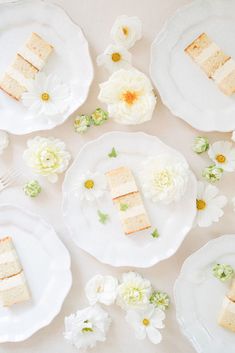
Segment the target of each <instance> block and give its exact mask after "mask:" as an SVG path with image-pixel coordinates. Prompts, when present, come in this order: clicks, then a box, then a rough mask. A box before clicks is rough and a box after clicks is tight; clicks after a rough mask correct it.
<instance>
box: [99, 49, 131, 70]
mask: <svg viewBox="0 0 235 353" xmlns="http://www.w3.org/2000/svg"><path fill="white" fill-rule="evenodd" d="M96 62H97V65H99V66H102V65H104V66H105V68H106V69H107V70H108V71H109V72H111V73H112V72H114V71H117V70H120V69H129V68H131V53H129V51H128V50H127V49H126V48H125V47H123V46H120V45H113V44H111V45H109V46H108V47H107V48H106V49H105V51H104V53H103V54H101V55H99V56H97V59H96Z"/></svg>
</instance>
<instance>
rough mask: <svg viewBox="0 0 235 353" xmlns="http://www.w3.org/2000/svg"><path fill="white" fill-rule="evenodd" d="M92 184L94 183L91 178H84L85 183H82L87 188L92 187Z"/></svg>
mask: <svg viewBox="0 0 235 353" xmlns="http://www.w3.org/2000/svg"><path fill="white" fill-rule="evenodd" d="M94 185H95V183H94V181H93V180H91V179H88V180H86V181H85V183H84V186H85V188H87V189H92V188H93V187H94Z"/></svg>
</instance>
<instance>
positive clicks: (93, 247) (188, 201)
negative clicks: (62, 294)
mask: <svg viewBox="0 0 235 353" xmlns="http://www.w3.org/2000/svg"><path fill="white" fill-rule="evenodd" d="M112 147H114V148H115V149H116V151H117V153H118V156H117V158H109V157H108V153H109V152H110V151H111V149H112ZM161 153H170V154H171V155H175V156H179V158H182V159H184V157H183V156H182V155H181V154H180V153H179V152H177V151H176V150H174V149H172V148H171V147H169V146H167V145H165V144H164V143H163V142H161V141H160V140H159V139H158V138H157V137H155V136H150V135H146V134H144V133H142V132H137V133H126V132H111V133H107V134H104V135H103V136H101V137H100V138H98V139H97V140H94V141H92V142H89V143H88V144H86V145H85V146H84V147H83V148H82V150H81V151H80V153H79V155H78V156H77V158H76V159H75V161H74V163H73V165H72V166H71V167H70V169H69V170H68V172H67V173H66V177H65V181H64V184H63V214H64V219H65V223H66V225H67V226H68V228H69V231H70V234H71V236H72V238H73V240H74V241H75V243H76V244H77V245H78V246H79V247H80V248H82V249H83V250H85V251H87V252H88V253H90V254H91V255H93V256H94V257H96V258H97V259H98V260H100V261H101V262H104V263H107V264H110V265H113V266H135V267H149V266H152V265H154V264H156V263H157V262H159V261H161V260H163V259H166V258H168V257H169V256H171V255H173V254H174V253H175V252H176V250H177V249H178V247H179V246H180V244H181V243H182V241H183V239H184V238H185V236H186V234H187V233H188V231H189V230H190V229H191V227H192V223H193V220H194V217H195V213H196V207H195V200H196V179H195V177H194V175H193V174H192V173H191V172H190V179H189V183H188V186H187V190H186V192H185V195H184V196H183V198H182V199H181V200H180V201H179V202H177V203H174V204H171V205H169V206H160V205H159V204H154V203H152V202H151V201H150V200H147V199H144V203H145V206H146V209H147V212H148V214H149V216H150V220H151V221H152V229H148V230H145V231H142V232H139V233H137V234H135V235H131V236H126V235H124V233H123V230H122V227H121V223H120V220H119V217H118V214H117V210H116V209H115V207H114V205H113V202H112V200H111V196H110V192H109V191H107V192H106V193H105V195H104V198H103V199H101V200H98V201H97V204H96V203H89V202H81V201H80V200H79V199H78V197H76V195H75V193H74V185H75V184H76V180H77V178H78V177H79V175H81V174H82V173H84V172H86V171H87V170H90V171H91V172H92V171H99V172H101V173H105V172H106V171H108V170H111V169H114V168H117V167H120V166H128V167H130V168H131V170H132V171H133V172H134V175H135V177H136V180H137V183H138V185H139V186H140V183H139V182H138V173H139V169H140V165H141V162H142V161H143V160H145V159H146V158H147V157H148V156H153V155H157V154H161ZM97 209H100V210H101V211H102V212H105V213H107V214H109V216H110V221H109V222H107V223H106V224H105V225H103V224H101V223H100V222H99V220H98V216H97ZM155 227H156V228H157V229H158V231H159V234H160V236H159V238H157V239H156V238H153V237H152V236H151V232H152V231H153V228H155Z"/></svg>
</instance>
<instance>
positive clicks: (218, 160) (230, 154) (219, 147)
mask: <svg viewBox="0 0 235 353" xmlns="http://www.w3.org/2000/svg"><path fill="white" fill-rule="evenodd" d="M208 155H209V157H210V158H211V159H212V160H213V161H214V162H215V164H216V165H217V166H219V167H220V168H222V169H223V170H225V171H227V172H233V171H234V170H235V148H233V145H232V143H231V142H228V141H217V142H215V143H213V144H212V145H211V146H210V148H209V150H208Z"/></svg>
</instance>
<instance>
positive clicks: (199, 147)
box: [193, 136, 209, 154]
mask: <svg viewBox="0 0 235 353" xmlns="http://www.w3.org/2000/svg"><path fill="white" fill-rule="evenodd" d="M208 148H209V140H208V138H207V137H202V136H197V137H195V140H194V144H193V151H194V152H196V153H198V154H200V153H203V152H206V151H207V150H208Z"/></svg>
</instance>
